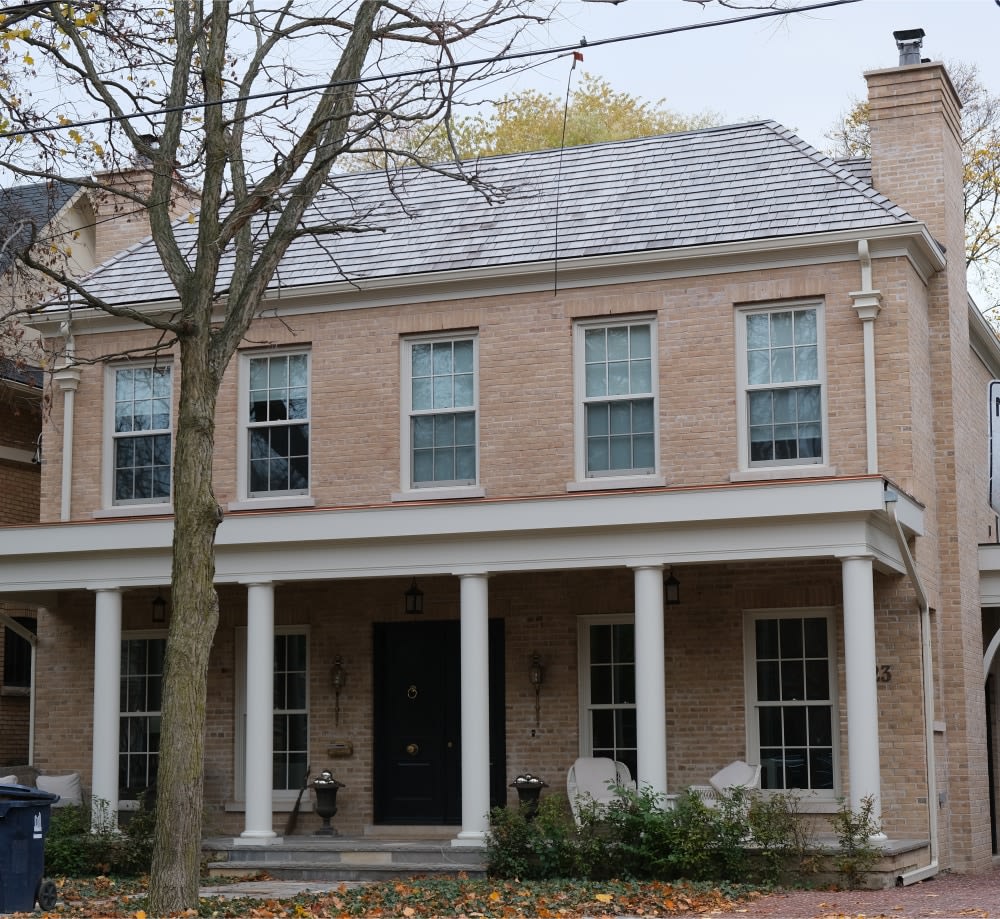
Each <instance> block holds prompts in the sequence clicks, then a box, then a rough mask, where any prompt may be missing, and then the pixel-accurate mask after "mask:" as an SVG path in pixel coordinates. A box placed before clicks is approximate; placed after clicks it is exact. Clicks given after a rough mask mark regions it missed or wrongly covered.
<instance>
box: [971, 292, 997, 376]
mask: <svg viewBox="0 0 1000 919" xmlns="http://www.w3.org/2000/svg"><path fill="white" fill-rule="evenodd" d="M969 345H970V346H971V348H972V350H973V352H974V353H975V354H976V356H977V357H978V358H979V360H981V361H982V362H983V366H984V367H985V368H986V369H987V370H988V371H989V372H990V373H991V374H992V376H993V378H994V379H996V378H997V377H1000V338H997V332H996V329H994V328H993V326H992V325H990V323H989V321H988V320H987V318H986V317H985V316H984V315H983V314H982V313H981V312H980V311H979V307H978V306H976V303H975V301H974V300H973V299H972V298H971V297H970V298H969Z"/></svg>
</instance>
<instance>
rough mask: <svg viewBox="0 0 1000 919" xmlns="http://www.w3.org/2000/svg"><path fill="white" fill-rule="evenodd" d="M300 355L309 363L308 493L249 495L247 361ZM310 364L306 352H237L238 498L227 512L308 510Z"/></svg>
mask: <svg viewBox="0 0 1000 919" xmlns="http://www.w3.org/2000/svg"><path fill="white" fill-rule="evenodd" d="M299 354H304V355H305V356H306V358H307V360H308V362H309V365H308V369H307V375H306V390H307V393H306V399H307V400H308V412H307V417H306V418H305V423H306V424H307V425H308V426H309V488H308V490H306V491H304V492H301V491H289V492H276V493H274V494H271V495H251V494H250V443H249V439H250V433H249V432H250V421H249V418H250V361H251V360H252V359H253V358H262V357H289V356H292V355H299ZM312 374H313V361H312V351H311V349H309V348H303V347H290V348H265V349H262V350H247V351H241V352H240V365H239V382H238V385H239V398H238V405H237V408H236V411H237V413H238V416H237V417H238V421H237V426H236V427H237V432H238V433H237V438H236V493H237V494H238V495H239V498H238V499H237V500H236V501H232V502H230V504H229V509H230V510H262V509H267V508H277V507H312V506H313V504H315V502H314V501H313V502H312V503H310V501H312V499H311V497H310V495H311V494H312V486H313V472H314V468H315V460H316V455H315V452H314V443H315V441H314V438H313V423H312V410H313V392H312Z"/></svg>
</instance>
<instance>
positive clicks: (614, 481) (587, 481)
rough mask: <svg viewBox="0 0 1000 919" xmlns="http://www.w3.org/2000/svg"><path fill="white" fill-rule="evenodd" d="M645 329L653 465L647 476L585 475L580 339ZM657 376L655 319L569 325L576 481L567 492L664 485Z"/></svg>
mask: <svg viewBox="0 0 1000 919" xmlns="http://www.w3.org/2000/svg"><path fill="white" fill-rule="evenodd" d="M642 324H646V325H648V326H649V341H650V375H651V378H652V394H651V395H652V398H653V462H654V464H655V465H654V468H653V471H652V472H650V473H644V472H640V473H635V474H634V475H630V474H629V473H627V472H622V471H621V470H610V471H608V472H607V473H598V474H596V475H588V474H587V438H586V432H587V424H586V416H585V412H584V406H585V399H586V392H587V380H586V354H585V350H584V335H585V333H586V331H587V330H588V329H599V328H612V327H616V326H629V325H642ZM659 380H660V374H659V331H658V326H657V322H656V316H655V315H646V314H640V315H638V316H601V317H599V318H594V319H579V320H576V321H575V322H574V323H573V466H574V475H575V476H576V479H575V480H574V481H573V482H567V484H566V490H567V491H600V490H603V489H616V488H639V487H644V486H645V487H652V486H657V485H666V480H665V479H664V478H663V476H662V474H661V471H660V385H659Z"/></svg>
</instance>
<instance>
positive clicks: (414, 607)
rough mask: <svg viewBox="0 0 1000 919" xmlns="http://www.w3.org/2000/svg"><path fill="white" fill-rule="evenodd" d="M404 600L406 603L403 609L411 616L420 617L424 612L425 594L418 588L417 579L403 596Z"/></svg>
mask: <svg viewBox="0 0 1000 919" xmlns="http://www.w3.org/2000/svg"><path fill="white" fill-rule="evenodd" d="M403 599H404V601H405V605H404V607H403V609H404V610H405V611H406V612H407V613H409V614H410V615H411V616H419V615H420V614H421V613H422V612H423V611H424V592H423V591H422V590H421V589H420V588H419V587H417V579H416V578H414V579H413V583H412V584H410V586H409V588H407V590H406V592H405V593H404V594H403Z"/></svg>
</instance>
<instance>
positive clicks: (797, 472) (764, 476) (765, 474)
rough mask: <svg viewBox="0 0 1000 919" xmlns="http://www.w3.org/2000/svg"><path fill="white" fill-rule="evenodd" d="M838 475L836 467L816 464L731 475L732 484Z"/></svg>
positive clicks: (773, 467)
mask: <svg viewBox="0 0 1000 919" xmlns="http://www.w3.org/2000/svg"><path fill="white" fill-rule="evenodd" d="M836 474H837V467H836V466H825V465H821V464H820V463H815V464H812V465H809V466H767V467H762V468H759V469H757V468H754V469H741V470H739V471H738V472H730V473H729V481H730V482H773V481H777V480H778V479H814V478H822V477H823V476H832V475H836Z"/></svg>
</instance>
